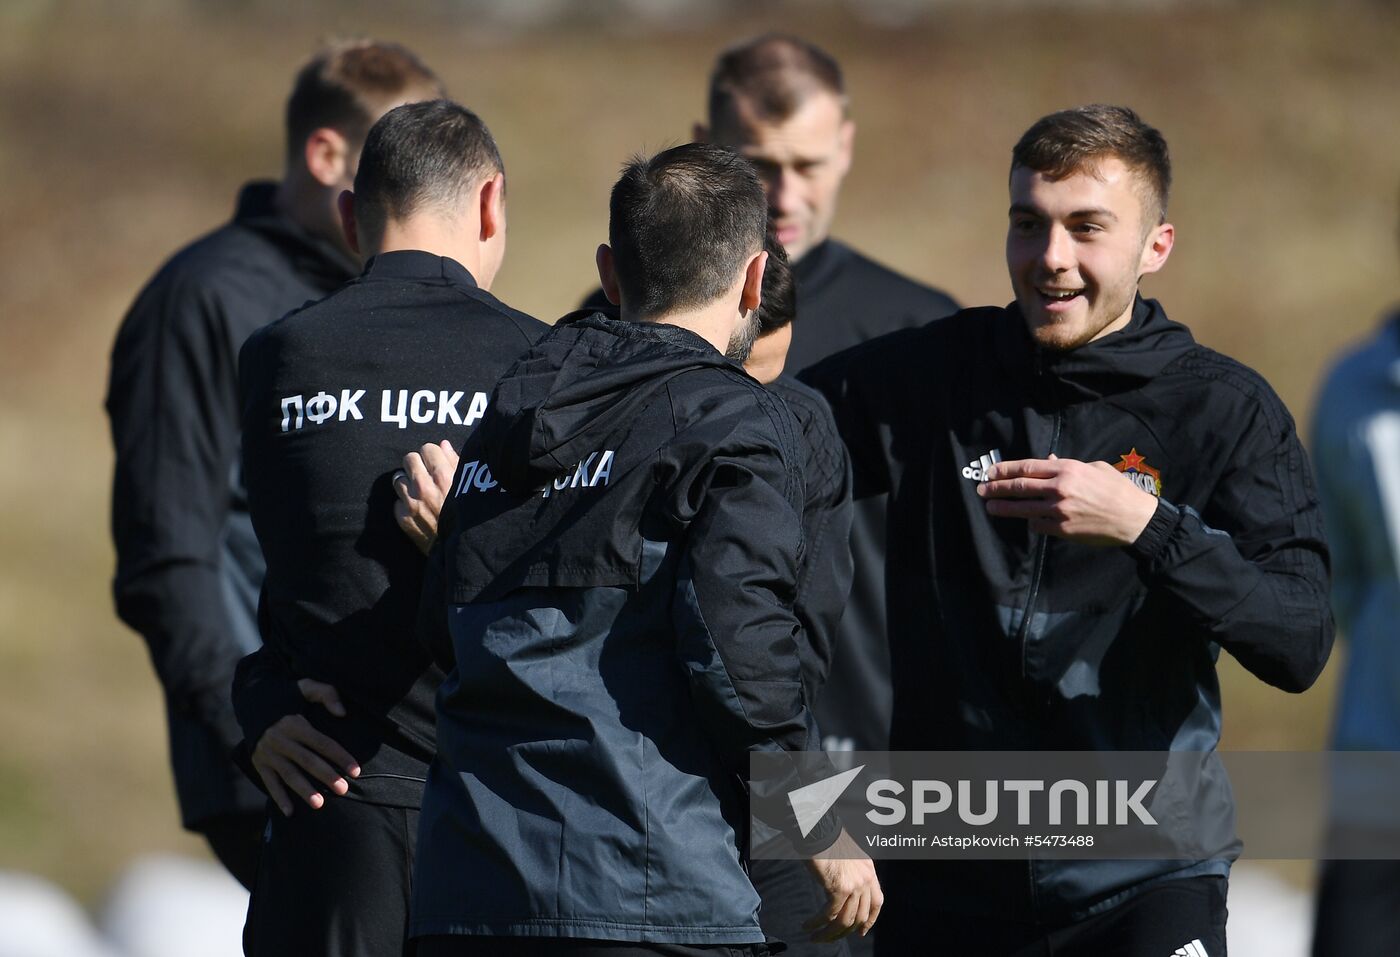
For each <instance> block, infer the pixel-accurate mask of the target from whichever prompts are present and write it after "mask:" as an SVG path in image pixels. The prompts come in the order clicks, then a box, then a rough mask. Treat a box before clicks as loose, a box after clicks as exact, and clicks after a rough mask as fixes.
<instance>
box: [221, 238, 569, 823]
mask: <svg viewBox="0 0 1400 957" xmlns="http://www.w3.org/2000/svg"><path fill="white" fill-rule="evenodd" d="M546 328H547V327H546V326H545V325H544V323H541V322H539V321H538V320H535V319H532V318H530V317H529V316H526V315H524V314H523V313H520V312H517V311H515V310H514V309H511V308H509V307H507V306H505V305H503V304H502V303H501V302H500V301H499V300H497V299H496V298H495V297H494V296H492V295H491V294H490V293H488V292H486V291H485V290H482V289H480V288H478V287H477V285H476V282H475V280H473V278H472V276H471V273H469V272H468V271H467V270H466V269H465V268H463V267H462V266H461V265H460V264H459V263H457V262H456V261H455V260H452V259H447V258H443V257H440V256H435V255H432V254H430V253H426V252H419V251H398V252H388V253H383V254H381V255H379V256H376V257H374V258H373V259H371V260H370V261H369V262H368V263H366V265H365V270H364V273H363V274H362V275H361V276H360V277H359V278H358V279H356V280H354V281H353V282H350V283H348V284H347V285H345V286H344V287H343V288H341V289H340V290H339V291H337V292H336V293H334V294H333V295H331V296H328V297H326V298H325V299H323V300H321V301H320V302H318V303H315V304H313V305H311V306H308V307H306V308H305V309H302V310H300V311H298V312H294V313H292V314H291V315H289V316H287V317H286V318H284V319H281V320H279V321H278V322H276V323H273V324H272V325H270V326H268V327H267V328H265V329H263V330H261V331H260V332H258V333H257V334H256V335H254V336H253V337H252V338H251V339H249V340H248V344H247V345H246V346H244V348H243V354H242V357H241V365H240V373H241V385H242V397H243V470H244V474H245V475H246V476H247V482H248V504H249V510H250V512H251V513H252V518H253V526H254V528H255V529H256V530H257V534H258V541H259V542H260V543H261V544H262V549H263V554H264V555H265V556H266V557H267V578H266V580H265V581H264V582H263V601H262V607H261V612H260V623H261V625H262V633H263V641H264V644H263V647H262V648H261V649H260V650H259V651H258V652H257V653H256V654H253V655H250V656H249V657H248V658H245V659H244V660H243V661H242V662H241V663H240V664H239V666H238V673H237V678H236V681H235V684H234V707H235V709H236V711H237V713H238V719H239V721H240V723H241V724H242V726H243V731H244V734H245V735H246V740H247V742H248V744H249V745H254V744H256V742H257V741H258V739H259V738H261V737H262V734H263V732H264V731H266V730H267V728H268V727H269V726H270V725H272V724H273V723H274V722H276V721H277V720H278V719H279V718H281V717H283V716H284V715H287V714H294V713H296V714H305V715H306V716H307V717H308V718H309V719H310V720H311V722H312V724H314V725H316V726H317V727H319V728H320V729H321V730H323V731H325V732H326V733H327V734H328V735H330V736H331V737H332V738H335V739H336V740H337V741H339V742H340V743H341V744H342V745H344V746H345V748H346V750H348V751H349V752H350V753H351V755H353V756H354V757H355V758H356V760H358V761H359V762H360V765H361V768H362V770H361V774H360V776H359V777H358V778H354V779H350V795H349V796H350V797H351V798H355V799H360V800H366V801H370V802H372V803H377V804H387V805H393V806H400V807H417V806H418V802H419V800H420V798H421V796H422V789H423V781H424V778H425V777H426V774H427V767H428V762H429V761H431V760H432V756H433V740H434V735H433V695H434V693H435V692H436V690H437V686H438V683H439V682H440V681H441V678H442V675H441V673H440V672H439V671H438V670H437V669H436V668H434V667H433V666H432V662H431V660H430V659H429V658H428V656H427V654H426V653H425V652H424V650H423V648H422V646H421V645H420V644H419V642H418V641H417V640H416V637H415V634H414V629H415V626H416V622H417V611H418V599H419V595H420V592H421V590H422V582H423V556H422V554H421V553H420V552H419V551H418V550H417V548H415V547H414V546H413V544H412V543H411V542H410V541H409V540H408V538H407V536H405V535H404V534H403V532H402V531H400V529H399V527H398V525H397V524H396V523H395V520H394V515H393V504H394V501H395V495H394V490H393V483H392V476H393V473H394V472H395V471H396V470H397V469H398V468H399V466H400V463H401V461H402V459H403V456H404V454H405V453H407V452H410V451H413V450H416V449H417V448H419V447H420V446H422V445H424V444H426V443H429V442H437V441H439V440H442V439H449V440H450V441H451V442H452V444H453V445H454V446H455V447H458V448H460V447H461V445H462V443H463V441H465V439H466V438H467V436H469V435H470V434H471V433H472V431H473V430H474V429H475V428H476V427H478V423H479V422H481V421H482V419H483V416H484V414H485V412H486V406H487V401H488V396H489V395H490V392H491V389H492V388H494V386H495V384H496V381H497V380H498V379H499V378H500V376H501V374H502V373H503V372H504V371H505V370H506V369H507V368H508V367H509V366H510V364H511V362H512V361H513V360H514V359H515V358H516V357H517V356H518V355H520V354H521V353H522V352H524V351H525V350H526V349H527V348H529V347H530V346H531V345H532V344H533V343H534V342H535V340H536V339H538V338H539V337H540V336H541V335H542V334H543V333H544V331H545V330H546ZM299 678H314V679H316V680H317V681H324V682H329V683H330V684H332V685H334V686H335V687H336V688H337V690H339V692H340V696H341V700H342V701H343V702H344V703H345V707H346V709H347V711H348V712H349V713H348V715H347V717H345V718H343V719H341V718H334V717H331V716H330V715H329V714H328V713H327V712H326V711H325V709H324V708H322V707H321V706H320V705H311V704H308V703H306V702H305V701H303V700H302V698H301V696H300V694H299V693H298V691H297V688H296V684H295V682H296V680H297V679H299Z"/></svg>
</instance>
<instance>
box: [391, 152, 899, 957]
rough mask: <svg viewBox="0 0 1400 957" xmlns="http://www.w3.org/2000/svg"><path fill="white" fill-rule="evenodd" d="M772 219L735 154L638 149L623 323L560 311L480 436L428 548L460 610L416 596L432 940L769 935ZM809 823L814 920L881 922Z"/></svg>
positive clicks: (775, 543)
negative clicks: (762, 842)
mask: <svg viewBox="0 0 1400 957" xmlns="http://www.w3.org/2000/svg"><path fill="white" fill-rule="evenodd" d="M765 225H766V216H765V209H764V199H763V190H762V186H761V185H760V183H759V181H758V178H757V177H756V176H755V174H754V171H753V169H752V167H751V166H749V165H748V164H747V163H745V162H744V161H743V160H741V159H740V158H739V157H738V156H736V155H735V154H734V153H732V152H730V151H728V150H724V149H721V148H718V147H714V146H706V145H700V144H689V145H686V146H680V147H676V148H674V149H671V150H667V151H665V152H663V153H660V154H658V155H656V156H654V157H652V158H651V159H648V160H637V161H635V162H633V163H630V164H629V165H628V166H627V167H626V168H625V170H624V171H623V174H622V177H621V179H619V180H618V183H617V185H616V186H614V188H613V192H612V200H611V207H610V224H609V245H605V246H602V247H600V248H599V250H598V267H599V274H600V276H601V278H602V282H603V288H604V290H605V291H606V292H607V293H608V296H609V298H610V299H612V300H614V301H616V302H618V303H619V304H620V309H621V318H620V319H614V318H609V317H608V316H605V315H603V314H600V313H592V312H585V313H581V314H578V315H575V316H573V317H569V318H566V319H565V320H563V321H561V322H560V323H559V324H558V325H556V326H555V328H554V330H553V331H552V332H550V333H549V334H548V335H547V336H546V337H545V338H544V339H543V340H541V342H540V343H539V345H537V346H536V347H535V348H534V349H532V350H531V351H530V352H528V353H527V354H526V355H525V356H523V357H522V358H521V359H520V361H519V362H518V363H517V365H516V366H515V367H514V368H513V369H512V370H511V372H510V373H508V374H507V375H506V377H505V378H504V379H503V380H502V381H501V384H500V385H499V386H498V387H497V389H496V392H495V393H494V394H493V397H492V402H491V406H490V408H489V409H488V411H487V414H486V417H485V419H484V421H483V422H482V424H481V427H480V428H479V429H478V430H477V432H476V433H474V434H473V436H472V437H471V438H470V439H469V440H468V443H467V446H466V449H465V450H464V451H463V453H462V459H463V464H462V466H461V468H460V469H459V471H458V476H457V480H456V484H455V495H454V497H453V498H452V499H451V500H450V502H449V504H448V506H447V507H446V508H445V510H444V518H443V521H444V532H443V535H444V538H443V543H442V547H441V548H440V549H439V550H438V551H437V552H436V553H435V555H436V557H437V558H438V559H440V560H441V562H442V577H441V579H437V580H439V581H440V582H441V583H442V585H443V587H444V588H445V590H446V599H445V601H446V605H445V608H444V609H443V610H445V612H446V616H445V617H446V621H445V623H444V622H443V621H442V617H443V615H442V611H437V608H438V607H440V606H439V604H438V603H441V602H443V597H442V596H438V597H437V599H436V602H434V599H433V598H432V597H431V594H430V593H429V592H425V598H424V602H425V608H432V609H433V610H434V611H435V612H436V614H435V615H434V616H433V617H434V618H436V622H434V621H431V620H430V621H429V622H428V623H427V627H426V628H425V635H427V636H428V637H429V640H430V641H431V642H432V644H433V648H434V657H435V658H437V660H438V661H439V662H440V663H441V664H442V665H443V667H444V668H446V669H448V670H449V671H450V674H449V676H448V679H447V681H446V683H445V684H444V685H443V691H442V693H441V695H440V696H439V701H438V704H439V707H438V758H437V761H436V762H434V764H433V767H432V770H431V773H430V777H429V781H428V787H427V790H426V792H425V795H424V803H423V818H422V831H421V834H420V840H419V857H418V868H417V871H416V876H415V881H414V902H413V903H414V906H413V929H414V932H415V934H416V935H418V936H419V938H420V939H419V941H418V944H419V951H418V952H419V954H420V955H422V957H437V955H464V954H490V955H493V957H501V955H515V954H550V955H554V957H565V955H594V954H607V955H609V957H630V955H633V954H667V955H676V957H679V955H700V954H713V955H737V954H755V955H756V954H763V953H767V950H766V947H765V945H764V943H763V940H764V935H763V933H762V931H761V929H760V927H759V923H758V919H757V911H758V906H759V900H758V896H757V895H756V894H755V892H754V890H753V887H752V885H751V884H750V883H749V880H748V878H747V876H746V875H745V872H744V868H743V864H742V852H741V849H740V848H741V845H742V842H743V834H744V833H745V830H746V828H745V827H744V824H743V823H742V822H743V820H744V818H745V816H746V811H747V808H746V803H747V802H746V801H745V800H744V792H743V789H742V787H741V786H740V784H739V780H740V779H741V778H742V777H744V776H745V775H746V773H747V765H748V760H749V756H750V754H751V753H753V752H763V751H793V750H804V749H810V748H813V747H815V746H816V745H817V744H818V742H817V740H816V730H815V727H814V725H813V723H812V720H811V716H810V714H809V713H808V711H807V708H806V706H805V704H804V701H803V693H802V677H801V668H800V666H799V664H798V657H797V647H796V644H797V640H798V637H799V636H798V632H799V624H798V622H797V620H796V618H795V617H794V616H793V614H792V611H791V605H792V601H793V591H794V583H795V582H796V578H797V562H798V557H799V548H800V539H801V530H800V515H799V510H800V509H801V507H802V494H803V493H802V488H803V485H802V473H801V467H802V462H801V458H800V452H799V449H798V446H797V438H796V435H795V430H796V426H795V423H794V422H793V420H792V418H791V415H790V413H788V411H787V409H786V408H785V407H784V406H783V405H782V403H781V402H780V401H779V400H778V399H776V398H775V397H774V396H773V395H772V394H771V393H769V392H768V391H767V390H765V389H764V388H763V387H762V386H761V385H760V384H759V383H757V382H756V381H754V380H753V379H752V378H750V377H749V376H748V375H746V374H745V373H744V372H743V370H742V369H741V368H740V367H739V366H738V365H737V363H738V362H741V361H742V360H743V359H744V358H745V357H746V356H747V354H748V352H749V349H750V347H751V346H752V345H753V341H754V338H755V336H756V334H757V323H756V320H755V309H756V307H757V306H758V304H759V301H760V293H761V287H762V279H763V270H764V260H765V255H764V252H763V237H764V232H765ZM435 579H436V575H435V573H433V572H431V571H430V576H429V580H430V581H433V580H435ZM430 603H432V604H430ZM444 624H445V627H444ZM789 822H791V819H790V816H789ZM792 837H793V839H794V840H795V842H796V843H797V845H798V847H799V848H801V849H803V850H805V851H806V852H807V853H809V854H816V853H819V852H822V851H824V850H828V849H829V848H831V847H832V846H833V845H835V846H837V847H839V848H840V851H839V852H838V853H840V854H845V855H847V856H849V857H850V858H851V859H849V860H823V861H820V862H817V863H815V864H814V865H813V868H814V871H815V872H816V873H817V874H818V876H819V878H820V879H821V880H822V882H823V885H824V887H825V888H826V889H827V890H828V892H829V894H830V902H829V905H828V908H827V909H826V910H824V911H822V912H821V913H820V914H819V915H818V918H819V919H818V921H817V929H818V934H819V935H820V936H824V937H838V936H840V935H842V934H845V933H849V932H850V931H852V930H854V929H857V928H859V929H861V930H866V929H868V928H869V926H870V925H871V924H872V923H873V922H874V920H875V918H876V915H877V914H878V912H879V905H880V892H879V887H878V884H877V883H876V881H875V879H874V870H873V868H872V867H871V865H870V862H869V860H868V859H867V858H863V857H861V856H860V854H859V850H858V849H857V848H856V847H855V845H854V843H853V842H852V841H851V840H850V838H849V837H847V836H845V835H844V833H843V832H841V831H840V828H839V825H838V824H837V823H836V822H835V820H834V819H833V818H831V817H827V818H825V819H823V820H822V821H821V822H820V823H818V824H817V826H816V827H815V828H813V829H812V830H810V831H809V832H808V833H807V834H806V835H805V836H800V835H799V834H798V832H797V831H796V830H793V832H792Z"/></svg>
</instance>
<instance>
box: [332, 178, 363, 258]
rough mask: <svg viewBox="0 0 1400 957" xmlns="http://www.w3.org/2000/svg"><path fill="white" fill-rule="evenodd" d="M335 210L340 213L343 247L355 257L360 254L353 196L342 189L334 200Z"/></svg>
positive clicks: (348, 191)
mask: <svg viewBox="0 0 1400 957" xmlns="http://www.w3.org/2000/svg"><path fill="white" fill-rule="evenodd" d="M335 208H336V209H337V210H339V211H340V231H341V233H342V234H343V235H344V236H345V245H347V246H349V247H350V251H351V252H352V253H354V254H355V255H356V256H359V255H361V253H360V234H359V231H358V229H357V227H356V225H355V194H354V193H352V192H351V191H350V190H348V189H342V190H341V191H340V195H339V196H337V197H336V198H335Z"/></svg>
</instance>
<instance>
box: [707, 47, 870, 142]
mask: <svg viewBox="0 0 1400 957" xmlns="http://www.w3.org/2000/svg"><path fill="white" fill-rule="evenodd" d="M818 92H820V93H830V94H831V95H833V96H836V97H838V98H839V99H840V100H841V102H842V106H843V107H844V106H845V103H846V81H845V78H844V77H843V76H842V75H841V65H840V64H838V63H837V62H836V60H835V58H834V57H832V56H831V54H829V53H827V52H826V51H825V50H822V49H821V48H820V47H818V46H816V45H815V44H812V43H809V42H807V41H806V40H803V39H802V38H801V37H795V36H792V35H791V34H786V33H765V34H764V35H762V36H759V37H754V38H753V39H751V40H745V41H744V42H742V43H738V44H735V45H734V46H732V47H730V48H729V49H727V50H725V51H724V52H723V53H721V54H720V55H719V58H718V59H717V60H715V68H714V71H713V72H712V73H711V74H710V102H709V117H710V126H711V127H712V128H713V127H715V126H718V125H719V124H720V123H722V122H723V121H724V120H726V119H729V118H731V117H733V115H734V101H735V100H737V99H743V100H745V101H747V102H748V103H750V104H752V105H753V107H754V108H755V109H757V111H758V113H759V115H760V116H763V117H765V118H769V119H774V120H785V119H787V118H788V117H790V116H792V114H793V113H795V112H797V108H798V107H800V106H801V105H802V104H803V103H804V102H805V101H806V99H807V97H809V96H811V95H812V94H813V93H818Z"/></svg>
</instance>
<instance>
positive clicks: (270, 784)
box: [253, 755, 292, 817]
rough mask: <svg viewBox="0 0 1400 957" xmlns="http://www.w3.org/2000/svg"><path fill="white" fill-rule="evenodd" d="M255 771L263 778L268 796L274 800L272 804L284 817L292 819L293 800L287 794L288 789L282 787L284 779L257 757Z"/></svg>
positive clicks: (254, 763)
mask: <svg viewBox="0 0 1400 957" xmlns="http://www.w3.org/2000/svg"><path fill="white" fill-rule="evenodd" d="M253 770H255V771H257V772H258V777H260V778H262V783H263V787H264V788H266V789H267V796H268V797H270V798H272V803H273V804H276V805H277V810H279V811H281V812H282V816H283V817H291V816H292V798H291V795H289V794H288V793H287V789H286V788H284V787H283V786H282V779H281V778H280V777H278V776H277V775H276V773H274V772H273V771H272V769H271V768H270V767H268V766H267V764H266V763H265V762H263V761H261V760H259V759H258V757H257V756H256V755H255V756H254V757H253Z"/></svg>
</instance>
